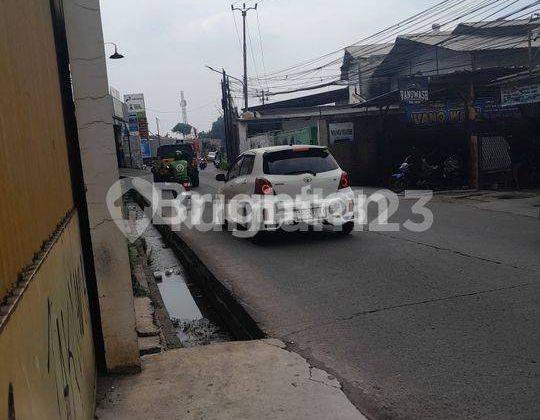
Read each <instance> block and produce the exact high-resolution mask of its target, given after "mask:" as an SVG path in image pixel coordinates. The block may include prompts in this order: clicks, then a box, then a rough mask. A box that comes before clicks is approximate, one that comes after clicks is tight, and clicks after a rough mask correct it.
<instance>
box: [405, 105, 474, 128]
mask: <svg viewBox="0 0 540 420" xmlns="http://www.w3.org/2000/svg"><path fill="white" fill-rule="evenodd" d="M405 115H406V118H407V122H409V123H411V124H413V125H423V126H426V125H437V124H448V123H460V122H463V121H465V108H464V107H463V104H447V103H443V102H430V103H429V104H425V105H414V104H410V105H407V106H405Z"/></svg>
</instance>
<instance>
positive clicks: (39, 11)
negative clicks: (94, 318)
mask: <svg viewBox="0 0 540 420" xmlns="http://www.w3.org/2000/svg"><path fill="white" fill-rule="evenodd" d="M52 19H53V18H52V14H51V4H50V2H49V0H25V1H18V2H3V3H2V6H1V12H0V28H2V30H1V31H0V89H1V92H2V94H1V95H0V196H1V197H2V200H1V201H0V221H1V224H0V418H1V419H15V418H17V419H34V418H40V419H67V418H92V417H93V410H94V392H95V384H96V370H95V360H94V359H95V358H94V346H93V339H92V328H91V323H90V314H89V300H88V296H87V291H86V279H85V275H84V269H83V265H82V262H81V261H82V249H81V233H80V231H79V219H78V209H77V208H75V205H74V200H73V189H72V184H71V179H70V161H69V159H68V144H71V142H72V141H73V139H72V138H68V136H67V135H66V129H65V123H66V121H65V118H64V113H63V111H64V110H63V106H62V105H63V103H62V91H61V85H60V78H59V71H58V70H59V69H58V63H57V54H56V53H57V51H56V48H55V37H54V31H53V20H52Z"/></svg>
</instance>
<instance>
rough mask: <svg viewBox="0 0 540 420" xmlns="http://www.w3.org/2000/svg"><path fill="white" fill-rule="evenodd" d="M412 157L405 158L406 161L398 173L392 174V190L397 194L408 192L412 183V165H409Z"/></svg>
mask: <svg viewBox="0 0 540 420" xmlns="http://www.w3.org/2000/svg"><path fill="white" fill-rule="evenodd" d="M409 158H410V156H407V157H406V158H405V161H404V162H403V163H402V164H401V165H400V166H399V169H398V170H397V172H395V173H394V174H392V181H391V186H390V188H391V189H392V191H394V192H396V193H400V192H402V191H404V190H406V189H407V188H408V187H409V183H410V182H411V175H410V170H411V167H410V166H411V165H410V164H409V162H408V160H409Z"/></svg>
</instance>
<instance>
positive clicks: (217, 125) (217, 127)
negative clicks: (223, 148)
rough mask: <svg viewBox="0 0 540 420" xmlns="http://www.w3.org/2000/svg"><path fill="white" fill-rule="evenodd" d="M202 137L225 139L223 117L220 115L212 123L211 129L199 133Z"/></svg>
mask: <svg viewBox="0 0 540 420" xmlns="http://www.w3.org/2000/svg"><path fill="white" fill-rule="evenodd" d="M199 137H200V138H202V139H221V140H223V139H225V125H224V123H223V117H219V118H218V119H217V120H216V121H214V122H213V123H212V128H211V129H210V131H203V132H201V133H200V135H199Z"/></svg>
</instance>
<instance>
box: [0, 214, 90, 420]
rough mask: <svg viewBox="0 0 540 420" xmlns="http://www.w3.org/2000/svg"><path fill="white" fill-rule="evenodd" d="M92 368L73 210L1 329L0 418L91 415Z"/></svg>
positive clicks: (88, 324)
mask: <svg viewBox="0 0 540 420" xmlns="http://www.w3.org/2000/svg"><path fill="white" fill-rule="evenodd" d="M95 378H96V370H95V363H94V352H93V344H92V331H91V324H90V316H89V311H88V297H87V295H86V285H85V278H84V271H83V265H82V255H81V245H80V234H79V222H78V217H77V214H76V213H75V214H74V215H73V217H72V219H71V220H70V221H69V223H68V225H67V227H66V229H65V230H64V231H63V233H62V235H61V236H60V238H59V239H58V241H57V242H56V243H55V245H54V246H53V248H52V250H51V251H50V253H49V254H48V255H47V257H46V259H45V261H44V263H43V265H42V266H41V267H40V269H39V271H38V272H37V274H36V275H35V277H34V278H33V279H32V280H31V281H30V283H29V286H28V289H27V290H26V291H25V293H24V294H23V296H22V300H21V301H20V302H19V304H18V306H17V307H16V309H15V311H14V313H13V314H12V315H11V317H10V318H9V320H8V322H7V323H6V324H5V327H4V328H3V330H2V331H0V419H4V418H5V419H8V418H9V416H8V415H9V405H10V404H9V390H10V388H11V389H12V391H13V392H12V396H13V399H12V401H13V402H14V405H13V407H14V410H15V416H16V417H15V418H17V419H66V418H75V419H79V418H80V419H92V418H93V416H94V414H93V413H94V391H95Z"/></svg>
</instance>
